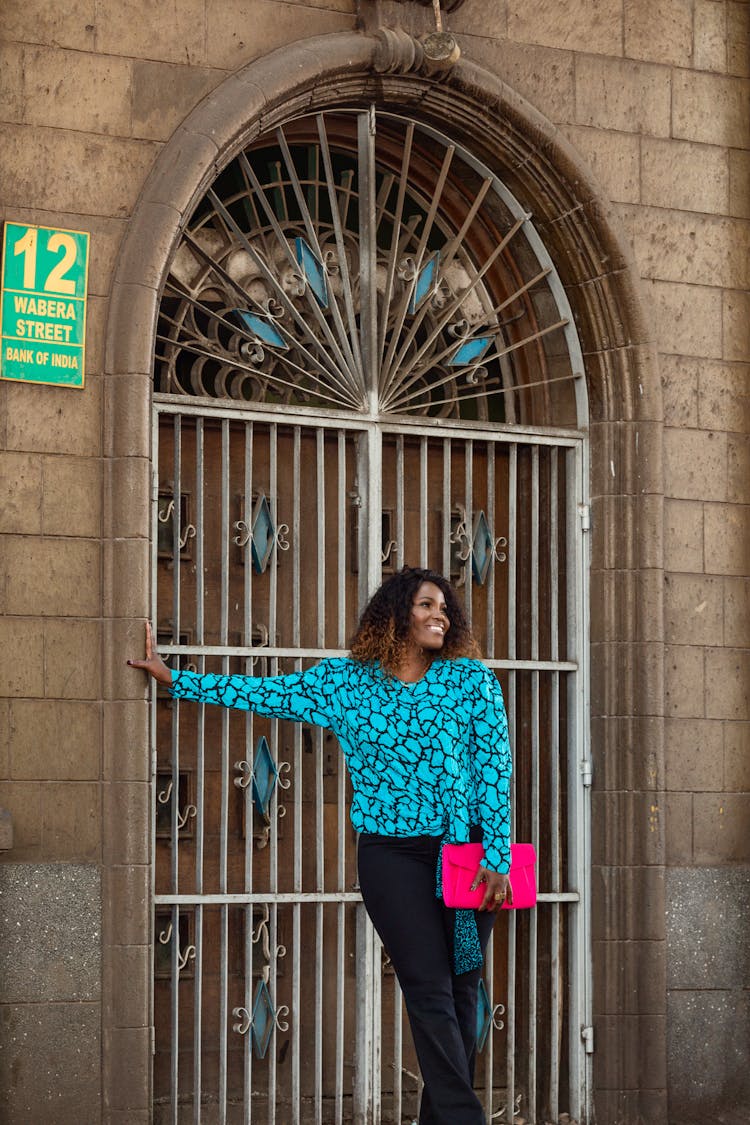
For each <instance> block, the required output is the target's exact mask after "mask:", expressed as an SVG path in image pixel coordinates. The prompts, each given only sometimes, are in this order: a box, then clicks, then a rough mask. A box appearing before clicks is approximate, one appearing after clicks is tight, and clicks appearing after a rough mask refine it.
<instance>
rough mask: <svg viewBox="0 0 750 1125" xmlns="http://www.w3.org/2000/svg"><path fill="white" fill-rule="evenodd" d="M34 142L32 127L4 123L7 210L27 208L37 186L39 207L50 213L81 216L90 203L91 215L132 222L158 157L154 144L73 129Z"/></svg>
mask: <svg viewBox="0 0 750 1125" xmlns="http://www.w3.org/2000/svg"><path fill="white" fill-rule="evenodd" d="M34 141H35V143H34V144H33V145H30V144H29V137H28V128H27V127H26V126H19V125H0V145H2V149H3V152H4V153H5V159H4V161H3V178H2V181H0V195H1V196H2V198H3V199H4V202H5V204H6V205H7V206H12V207H15V206H18V207H27V206H28V204H29V184H34V185H35V193H34V195H35V202H36V205H37V206H38V207H41V208H43V209H44V210H47V211H70V212H71V213H73V214H75V213H76V212H77V211H78V210H79V208H80V205H81V200H83V199H85V200H86V210H87V213H88V214H93V215H102V216H107V217H112V218H118V217H122V218H127V216H128V215H130V214H131V212H132V210H133V206H134V204H135V201H136V199H137V198H138V195H139V193H140V190H141V188H142V186H143V182H144V180H145V178H146V175H147V174H148V172H149V170H150V168H151V165H152V164H153V162H154V159H155V157H156V153H157V146H156V145H155V144H153V143H152V142H150V141H135V140H125V139H121V138H116V137H105V136H102V135H92V134H90V133H78V132H76V131H75V130H70V129H67V130H66V129H38V130H36V132H35V134H34ZM71 168H75V170H76V174H75V176H71V174H70V169H71Z"/></svg>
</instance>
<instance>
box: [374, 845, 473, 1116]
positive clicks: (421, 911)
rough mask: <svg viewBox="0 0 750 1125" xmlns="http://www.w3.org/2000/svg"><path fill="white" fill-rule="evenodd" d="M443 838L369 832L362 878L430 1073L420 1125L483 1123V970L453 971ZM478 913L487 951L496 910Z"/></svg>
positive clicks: (424, 1068) (426, 1071)
mask: <svg viewBox="0 0 750 1125" xmlns="http://www.w3.org/2000/svg"><path fill="white" fill-rule="evenodd" d="M473 838H475V837H474V836H473ZM479 838H481V836H480V837H479ZM440 842H441V841H440V838H439V837H435V836H412V837H407V838H403V839H402V838H398V837H393V836H377V835H370V834H367V833H363V834H362V835H361V836H360V838H359V852H358V867H359V885H360V889H361V891H362V898H363V899H364V903H365V907H366V909H367V913H368V914H369V915H370V918H371V919H372V923H373V925H374V926H375V929H376V930H377V932H378V934H379V935H380V939H381V941H382V942H383V945H384V946H385V948H386V951H387V953H388V956H389V957H390V958H391V961H392V962H393V967H394V969H395V970H396V975H397V976H398V980H399V984H400V985H401V990H402V992H403V994H404V1000H405V1002H406V1010H407V1012H408V1014H409V1023H410V1025H411V1032H412V1038H413V1039H414V1046H415V1048H416V1051H417V1058H418V1059H419V1067H420V1070H421V1072H422V1078H423V1079H424V1091H423V1094H422V1106H421V1110H420V1114H419V1125H485V1122H486V1119H485V1115H484V1111H483V1109H482V1106H481V1104H480V1102H479V1099H478V1098H477V1096H476V1094H475V1093H474V1090H473V1088H472V1084H473V1080H474V1062H475V1058H476V1034H477V989H478V986H479V978H480V975H481V969H476V970H473V971H472V972H469V973H461V974H460V975H459V976H456V974H455V973H454V972H453V925H454V918H455V913H456V912H455V910H451V909H449V908H448V907H446V906H444V905H443V902H442V899H438V898H436V896H435V878H436V868H437V859H438V852H439V850H440ZM476 918H477V928H478V930H479V940H480V942H481V945H482V952H483V953H484V951H485V949H486V948H487V942H488V941H489V938H490V933H491V931H492V926H493V924H494V921H495V915H494V914H493V913H490V912H486V911H483V912H481V913H480V912H479V911H477V912H476Z"/></svg>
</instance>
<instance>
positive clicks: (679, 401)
mask: <svg viewBox="0 0 750 1125" xmlns="http://www.w3.org/2000/svg"><path fill="white" fill-rule="evenodd" d="M703 362H704V361H702V360H697V359H691V358H690V357H689V356H688V357H685V356H679V355H663V356H661V357H660V359H659V374H660V375H661V389H662V402H663V406H664V425H665V426H674V427H675V428H683V427H691V428H695V427H696V426H697V425H698V372H699V371H700V369H701V367H702V363H703ZM722 428H723V427H719V429H722Z"/></svg>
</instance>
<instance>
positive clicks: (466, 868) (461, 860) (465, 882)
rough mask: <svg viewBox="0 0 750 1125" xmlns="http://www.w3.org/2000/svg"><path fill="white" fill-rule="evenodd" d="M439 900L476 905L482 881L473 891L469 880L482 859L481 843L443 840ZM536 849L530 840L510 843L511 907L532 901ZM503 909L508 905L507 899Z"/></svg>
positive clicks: (482, 893) (454, 903) (531, 902)
mask: <svg viewBox="0 0 750 1125" xmlns="http://www.w3.org/2000/svg"><path fill="white" fill-rule="evenodd" d="M442 854H443V859H442V863H443V901H444V902H445V905H446V906H455V907H458V908H459V909H466V908H469V907H471V908H473V909H474V910H476V909H478V907H479V906H481V904H482V900H483V899H484V894H485V887H484V883H480V884H479V886H478V887H477V889H476V890H475V891H472V890H471V889H470V888H471V884H472V883H473V882H474V876H475V875H476V873H477V868H478V867H479V865H480V864H481V862H482V860H483V859H484V848H483V847H482V845H481V844H443V853H442ZM535 865H536V851H535V850H534V845H533V844H511V845H510V885H511V887H512V889H513V904H512V909H513V910H520V909H524V908H526V907H529V906H534V905H535V903H536V866H535ZM502 908H503V910H508V909H511V905H510V904H509V903H507V902H504V903H503V907H502Z"/></svg>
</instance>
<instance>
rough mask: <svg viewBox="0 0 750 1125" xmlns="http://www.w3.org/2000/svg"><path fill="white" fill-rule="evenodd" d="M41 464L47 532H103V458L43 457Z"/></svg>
mask: <svg viewBox="0 0 750 1125" xmlns="http://www.w3.org/2000/svg"><path fill="white" fill-rule="evenodd" d="M42 465H43V471H44V495H43V502H42V503H43V507H42V511H43V517H42V524H43V530H44V534H45V535H79V536H92V537H98V536H100V535H101V521H102V467H101V462H100V461H99V460H95V459H94V458H90V457H87V458H83V457H43V458H42Z"/></svg>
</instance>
